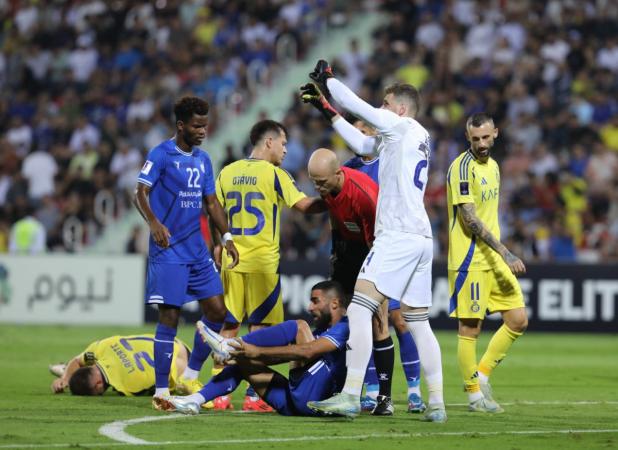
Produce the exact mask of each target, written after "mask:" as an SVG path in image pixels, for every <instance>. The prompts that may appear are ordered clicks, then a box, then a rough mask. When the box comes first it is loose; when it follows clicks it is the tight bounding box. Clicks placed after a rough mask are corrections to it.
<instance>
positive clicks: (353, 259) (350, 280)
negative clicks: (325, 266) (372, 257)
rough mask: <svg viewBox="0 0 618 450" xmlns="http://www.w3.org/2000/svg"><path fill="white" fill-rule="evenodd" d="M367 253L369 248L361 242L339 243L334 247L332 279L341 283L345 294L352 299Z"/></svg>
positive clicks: (331, 265) (331, 266) (331, 267)
mask: <svg viewBox="0 0 618 450" xmlns="http://www.w3.org/2000/svg"><path fill="white" fill-rule="evenodd" d="M367 253H369V248H368V247H367V246H366V245H365V244H363V243H361V242H354V241H338V242H336V243H335V244H334V245H333V252H332V253H331V258H330V260H331V264H330V278H331V279H332V280H335V281H338V282H339V283H341V285H342V286H343V292H344V293H345V294H346V295H348V296H350V297H351V296H352V294H354V285H355V284H356V277H358V272H359V271H360V269H361V267H362V265H363V262H364V261H365V258H366V257H367Z"/></svg>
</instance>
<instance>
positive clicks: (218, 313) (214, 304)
mask: <svg viewBox="0 0 618 450" xmlns="http://www.w3.org/2000/svg"><path fill="white" fill-rule="evenodd" d="M200 304H201V306H202V312H203V313H204V315H205V316H206V318H207V319H208V320H210V321H211V322H216V323H223V322H224V321H225V317H226V316H227V308H226V307H225V302H224V301H223V297H215V298H214V299H209V300H202V301H201V302H200Z"/></svg>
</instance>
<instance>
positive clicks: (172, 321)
mask: <svg viewBox="0 0 618 450" xmlns="http://www.w3.org/2000/svg"><path fill="white" fill-rule="evenodd" d="M179 318H180V309H178V308H173V307H166V306H164V305H160V306H159V323H160V324H162V325H165V326H167V327H171V328H178V320H179Z"/></svg>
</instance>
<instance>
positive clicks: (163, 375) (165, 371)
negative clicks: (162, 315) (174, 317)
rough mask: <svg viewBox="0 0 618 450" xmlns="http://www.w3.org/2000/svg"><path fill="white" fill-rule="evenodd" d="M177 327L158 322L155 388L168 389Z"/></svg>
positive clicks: (155, 341)
mask: <svg viewBox="0 0 618 450" xmlns="http://www.w3.org/2000/svg"><path fill="white" fill-rule="evenodd" d="M175 337H176V328H172V327H168V326H167V325H163V324H162V323H158V324H157V329H156V331H155V339H154V362H155V388H156V389H168V388H169V378H170V369H171V367H172V355H173V354H174V338H175Z"/></svg>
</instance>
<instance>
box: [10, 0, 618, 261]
mask: <svg viewBox="0 0 618 450" xmlns="http://www.w3.org/2000/svg"><path fill="white" fill-rule="evenodd" d="M373 9H376V10H381V11H383V12H385V13H386V14H388V23H387V25H386V26H384V27H382V28H381V29H378V30H376V31H375V33H374V35H373V42H374V44H373V50H372V51H371V52H363V51H362V50H361V49H360V47H359V45H358V43H357V42H355V41H351V42H350V44H349V49H348V50H347V51H346V52H344V53H342V54H341V55H340V56H339V57H338V58H336V59H335V60H333V61H332V64H333V68H334V71H335V74H336V75H337V76H338V77H339V78H341V79H342V80H343V81H344V82H345V83H347V84H348V85H349V86H350V87H351V88H352V89H353V90H354V91H356V92H358V93H359V95H360V96H361V97H362V98H364V99H365V100H367V101H368V102H370V103H372V104H373V105H379V104H381V101H382V96H383V88H384V87H385V86H386V85H388V84H390V83H392V82H395V81H403V82H407V83H411V84H413V85H415V86H417V87H418V88H419V89H420V90H421V93H422V100H423V104H422V110H421V113H420V116H419V117H418V120H419V121H420V122H421V123H422V124H423V125H424V126H425V127H427V128H428V129H429V131H430V134H431V136H432V138H433V142H432V144H433V148H432V157H431V162H430V172H429V180H430V181H429V184H428V186H427V191H426V205H427V209H428V212H429V215H430V219H431V221H432V225H433V229H434V238H435V239H434V240H435V254H436V256H438V257H444V256H445V254H446V249H447V245H448V242H447V239H448V236H447V211H446V207H445V203H446V196H445V182H446V180H445V175H446V172H447V169H448V166H449V164H450V162H451V161H452V160H453V159H454V158H455V157H456V156H457V154H459V153H460V152H462V151H464V150H465V149H466V141H465V136H464V124H465V119H466V117H467V116H468V115H469V114H471V113H474V112H479V111H486V112H488V113H490V114H491V115H492V116H493V117H494V119H495V121H496V124H497V126H498V128H499V130H500V136H499V138H498V140H497V141H496V146H495V148H494V150H493V156H494V158H496V159H497V160H498V162H499V164H500V167H501V189H502V192H501V215H502V216H501V227H502V240H503V241H504V242H505V243H506V245H507V246H508V247H509V248H510V249H511V250H512V251H513V252H514V253H516V254H518V255H519V256H521V257H522V258H523V259H524V260H525V261H534V260H537V261H546V260H552V261H575V260H577V261H584V262H585V261H588V262H598V261H612V260H616V259H618V103H617V99H618V3H617V2H615V1H611V0H589V1H587V0H579V1H577V0H572V1H571V0H549V1H545V2H537V1H532V0H529V1H525V0H524V1H518V2H507V1H498V0H475V1H473V0H444V1H437V0H436V1H421V0H417V1H394V0H392V1H391V0H383V1H380V2H365V3H364V4H363V8H361V9H360V10H359V5H358V4H356V2H345V1H328V0H256V1H246V2H245V1H234V0H231V1H225V0H208V1H207V0H193V1H180V0H178V1H173V0H157V1H120V0H117V1H114V0H110V1H99V0H73V1H37V0H19V1H18V0H14V1H10V0H0V15H1V16H2V18H3V21H2V23H3V27H2V29H0V47H1V49H2V51H1V53H0V251H7V249H8V248H9V247H10V243H9V234H10V230H11V227H14V226H15V224H16V223H22V224H23V223H25V222H24V220H23V218H24V217H33V218H36V220H32V221H31V222H27V226H26V228H27V227H28V226H29V227H37V226H38V227H40V231H41V234H42V235H43V236H44V237H42V238H41V243H40V245H39V247H40V248H46V249H47V250H50V251H53V250H63V251H77V250H80V249H81V248H82V247H83V246H87V245H89V244H91V243H92V242H94V241H95V240H96V238H97V236H98V235H99V234H100V232H101V230H102V229H103V228H104V227H105V226H106V225H107V224H108V223H111V222H113V221H115V220H118V218H120V217H122V216H123V215H124V214H126V211H127V210H128V208H129V207H130V206H129V202H128V198H129V195H130V193H131V192H132V190H133V188H134V186H135V179H136V174H137V172H138V171H139V168H140V167H141V165H142V163H143V158H144V155H145V153H146V152H147V150H148V149H149V148H151V147H153V146H154V145H156V144H158V143H159V142H160V141H162V140H164V139H166V138H167V137H169V136H171V135H172V134H173V118H172V111H171V109H172V105H173V102H174V101H175V99H176V98H177V97H178V96H180V95H183V94H187V93H192V94H195V95H199V96H201V97H204V98H206V99H207V100H208V101H209V102H210V103H211V105H212V106H213V108H212V112H211V114H210V126H211V130H210V131H211V133H216V131H217V127H218V126H219V125H220V124H219V114H218V110H217V106H218V105H224V107H226V108H234V109H235V111H236V112H237V113H242V111H243V110H244V109H246V108H247V106H248V105H249V104H251V101H252V100H253V98H254V97H255V95H256V92H257V91H259V86H260V84H270V83H273V82H276V76H277V70H278V69H280V65H279V62H280V59H281V58H282V55H283V54H286V56H288V53H289V49H293V54H294V57H296V58H299V59H302V58H303V57H304V55H306V53H307V51H308V49H310V48H311V47H312V45H314V44H315V42H316V40H317V39H319V37H320V34H321V33H322V31H323V30H324V29H325V28H326V27H341V26H345V25H346V24H347V23H348V21H349V20H350V18H352V17H353V16H354V14H366V13H371V11H372V10H373ZM303 81H304V80H299V82H300V83H302V82H303ZM281 95H284V96H287V95H293V96H294V97H295V98H297V93H291V92H282V93H281ZM275 119H279V118H275ZM281 120H282V121H283V123H284V124H285V125H286V126H287V128H288V131H289V138H288V148H287V150H288V153H287V156H286V159H285V161H284V164H283V167H284V168H285V169H287V170H289V171H290V172H291V173H293V174H294V176H295V177H296V180H297V183H298V185H299V187H300V188H301V189H302V190H304V191H305V192H306V193H308V194H315V191H313V188H312V186H311V182H310V180H309V179H308V176H307V173H306V169H305V168H306V162H307V159H308V156H309V155H310V153H311V152H312V151H313V150H314V149H315V148H317V147H319V146H327V147H330V148H333V149H335V150H336V151H337V152H338V153H339V154H340V158H341V160H342V161H344V160H345V159H346V158H349V157H350V156H351V154H350V153H349V152H348V151H347V150H346V149H345V145H344V143H343V142H342V141H341V139H339V138H338V137H337V136H336V135H335V134H334V133H333V132H332V129H331V128H330V126H329V124H328V123H327V122H325V121H324V119H323V118H322V117H321V116H319V115H318V114H317V113H316V112H315V111H313V110H312V109H311V108H310V107H308V106H307V105H303V104H302V103H300V102H299V101H298V100H297V99H296V100H295V101H294V104H293V106H292V107H291V109H290V110H289V111H288V112H287V113H286V114H285V115H284V117H283V118H282V119H281ZM247 132H248V130H247ZM206 147H208V144H206ZM210 151H211V152H221V153H222V154H225V157H224V158H222V159H223V160H224V164H225V163H229V162H231V161H233V160H234V159H236V158H241V157H243V156H245V155H246V154H247V153H246V152H247V151H248V147H246V146H245V147H244V148H233V147H231V146H228V148H218V149H210ZM215 170H216V171H217V170H218V168H215ZM26 220H29V219H26ZM20 221H21V222H20ZM137 233H138V232H137V230H136V234H137ZM75 236H77V237H78V238H77V239H76V238H75ZM329 236H330V233H329V230H328V226H327V219H326V218H325V217H304V216H302V215H300V214H297V213H292V212H287V213H286V217H285V218H284V219H283V220H282V239H281V247H282V252H283V254H284V256H285V257H288V258H290V259H294V258H314V257H317V256H319V255H327V254H328V252H329V246H330V240H329ZM136 239H137V237H136V236H134V237H133V238H132V240H131V242H129V244H128V246H127V248H128V251H139V249H140V248H141V247H140V246H139V245H137V243H136ZM15 245H16V244H13V246H15Z"/></svg>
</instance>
